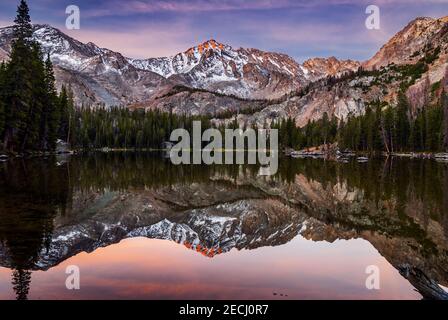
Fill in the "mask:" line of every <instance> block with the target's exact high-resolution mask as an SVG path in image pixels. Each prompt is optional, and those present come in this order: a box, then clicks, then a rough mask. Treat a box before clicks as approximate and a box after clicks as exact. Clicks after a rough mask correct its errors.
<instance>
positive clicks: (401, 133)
mask: <svg viewBox="0 0 448 320" xmlns="http://www.w3.org/2000/svg"><path fill="white" fill-rule="evenodd" d="M408 113H409V102H408V99H407V97H406V95H405V94H404V92H403V91H400V92H399V93H398V104H397V106H396V110H395V125H394V128H395V131H396V136H395V137H396V143H395V145H396V149H399V150H401V151H404V150H407V149H408V146H409V135H410V123H409V117H408Z"/></svg>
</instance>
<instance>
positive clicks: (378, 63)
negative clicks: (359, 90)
mask: <svg viewBox="0 0 448 320" xmlns="http://www.w3.org/2000/svg"><path fill="white" fill-rule="evenodd" d="M447 32H448V16H446V17H442V18H439V19H434V18H429V17H419V18H416V19H414V20H412V21H411V22H409V23H408V25H407V26H406V27H404V28H403V29H402V30H401V31H400V32H398V33H397V34H396V35H394V36H393V37H392V38H391V39H390V40H389V41H388V42H387V43H386V44H385V45H384V46H383V47H382V48H381V49H380V50H379V51H378V52H377V53H376V54H375V56H374V57H373V58H372V59H370V60H368V61H367V62H365V63H364V64H363V66H364V67H365V68H366V69H379V68H380V67H384V66H387V65H388V64H391V63H395V64H410V63H415V62H416V61H417V60H418V59H419V58H420V55H421V54H423V53H424V52H423V51H424V50H425V48H427V47H428V46H431V47H436V46H438V45H440V44H441V41H440V40H443V37H444V36H445V35H446V34H447ZM445 44H446V41H445Z"/></svg>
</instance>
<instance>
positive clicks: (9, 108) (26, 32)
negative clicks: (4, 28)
mask: <svg viewBox="0 0 448 320" xmlns="http://www.w3.org/2000/svg"><path fill="white" fill-rule="evenodd" d="M14 22H15V25H14V41H13V42H12V49H11V55H10V62H9V63H8V67H7V70H6V79H7V80H6V83H5V90H6V98H5V103H6V105H5V114H6V117H5V123H6V124H5V132H4V147H5V149H7V150H10V151H19V150H21V149H23V148H24V146H25V145H26V142H27V141H26V140H27V138H28V128H27V125H28V123H29V121H30V119H29V117H30V116H31V114H32V112H31V108H32V103H33V69H34V68H32V66H33V65H34V61H33V59H34V58H35V52H34V46H33V45H32V40H31V35H32V26H31V19H30V16H29V10H28V5H27V4H26V2H25V1H24V0H22V1H21V2H20V5H19V7H18V9H17V18H16V19H15V21H14Z"/></svg>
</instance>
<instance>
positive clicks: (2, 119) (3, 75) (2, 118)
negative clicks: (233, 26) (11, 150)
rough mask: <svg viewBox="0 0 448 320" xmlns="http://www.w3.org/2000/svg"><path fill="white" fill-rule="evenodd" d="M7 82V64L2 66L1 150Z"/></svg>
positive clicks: (0, 76)
mask: <svg viewBox="0 0 448 320" xmlns="http://www.w3.org/2000/svg"><path fill="white" fill-rule="evenodd" d="M5 82H6V64H5V63H1V64H0V150H1V149H2V141H3V133H4V129H5V108H6V106H5V105H6V103H5V95H6V91H5Z"/></svg>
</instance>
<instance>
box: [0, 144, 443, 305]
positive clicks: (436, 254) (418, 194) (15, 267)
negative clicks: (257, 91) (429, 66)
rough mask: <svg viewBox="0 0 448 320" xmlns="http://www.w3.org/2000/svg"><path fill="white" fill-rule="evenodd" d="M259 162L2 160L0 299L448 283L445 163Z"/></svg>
mask: <svg viewBox="0 0 448 320" xmlns="http://www.w3.org/2000/svg"><path fill="white" fill-rule="evenodd" d="M259 169H260V168H258V167H257V166H249V165H248V166H245V165H239V166H238V165H228V166H226V165H221V166H201V165H189V166H174V165H172V164H171V163H170V162H169V159H166V158H164V157H163V156H161V155H159V154H157V153H132V152H129V153H118V152H117V153H114V152H111V153H92V154H83V155H74V156H61V157H59V156H58V157H48V158H34V159H14V160H10V161H6V162H2V163H0V299H26V298H28V299H422V298H423V297H422V293H419V292H418V291H416V290H415V289H416V287H417V289H418V285H419V284H418V283H416V282H415V281H414V280H415V279H413V278H409V277H405V276H404V274H403V272H402V273H400V270H403V267H406V266H407V267H409V268H415V269H416V270H419V272H422V274H424V275H425V277H426V278H425V279H428V280H431V281H434V283H438V284H439V285H441V286H448V210H447V208H448V164H446V163H438V162H435V161H432V160H417V159H414V160H413V159H398V158H394V159H375V160H370V161H369V162H367V163H358V162H356V161H355V160H354V161H350V162H349V163H338V162H335V161H325V160H317V159H290V158H281V159H280V163H279V171H278V173H277V174H276V175H275V176H262V175H259V174H258V173H259ZM73 266H75V267H76V268H77V270H79V284H80V287H79V290H69V289H67V287H66V282H67V278H68V277H69V276H70V274H67V270H68V269H67V268H69V269H70V268H72V267H73ZM372 268H373V269H372ZM369 270H370V271H369ZM372 270H374V271H373V273H372ZM372 276H375V278H372ZM372 279H374V282H375V283H376V284H378V286H375V287H374V288H372V287H371V286H370V287H369V285H368V283H371V282H370V281H371V280H372ZM366 283H367V284H366Z"/></svg>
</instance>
